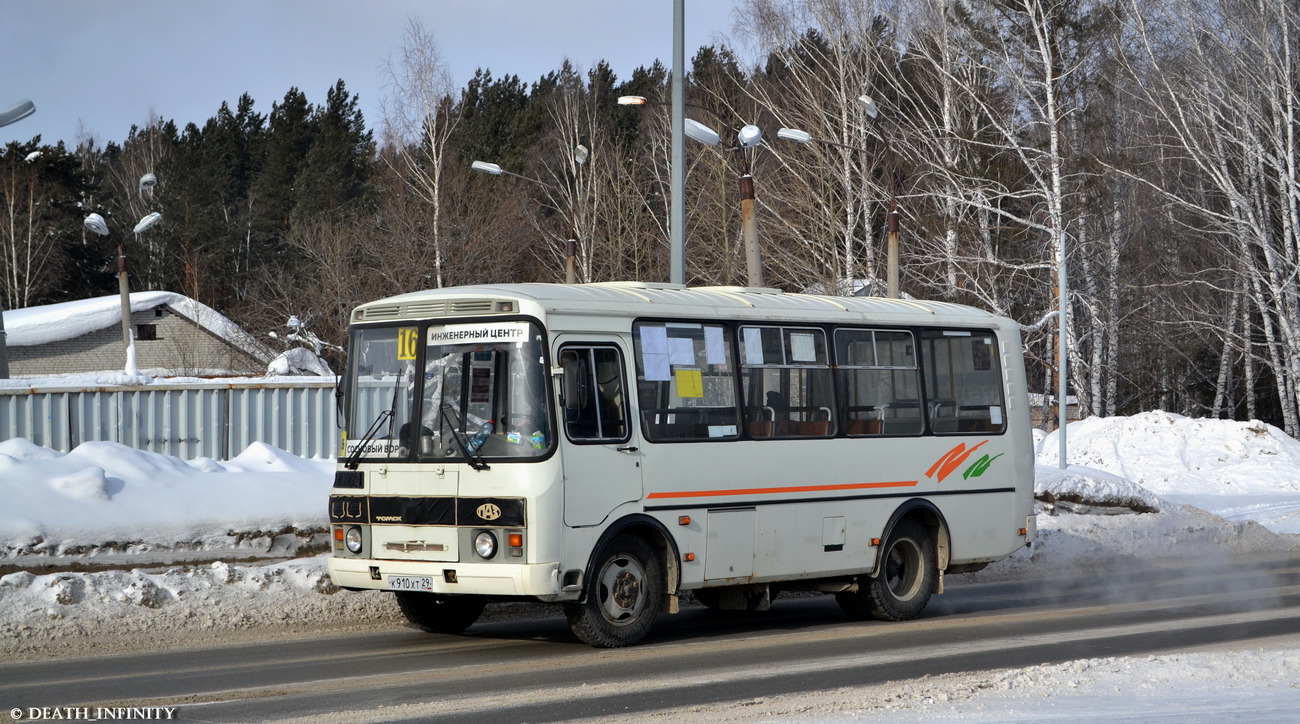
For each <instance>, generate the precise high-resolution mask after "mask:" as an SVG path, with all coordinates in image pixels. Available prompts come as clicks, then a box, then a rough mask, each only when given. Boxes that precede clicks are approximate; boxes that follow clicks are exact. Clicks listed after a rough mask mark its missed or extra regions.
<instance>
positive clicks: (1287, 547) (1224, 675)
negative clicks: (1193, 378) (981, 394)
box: [0, 412, 1300, 722]
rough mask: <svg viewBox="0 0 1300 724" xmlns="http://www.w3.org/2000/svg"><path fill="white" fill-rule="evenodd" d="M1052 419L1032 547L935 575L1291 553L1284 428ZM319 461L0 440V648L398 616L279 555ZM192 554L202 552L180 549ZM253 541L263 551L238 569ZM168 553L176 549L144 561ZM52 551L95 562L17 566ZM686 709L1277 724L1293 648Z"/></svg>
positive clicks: (1259, 647)
mask: <svg viewBox="0 0 1300 724" xmlns="http://www.w3.org/2000/svg"><path fill="white" fill-rule="evenodd" d="M1067 433H1068V443H1069V458H1070V462H1071V465H1070V466H1069V467H1067V469H1065V470H1060V469H1059V468H1058V466H1057V449H1058V442H1057V438H1056V437H1055V435H1054V434H1053V435H1048V436H1046V437H1045V438H1043V439H1041V440H1040V441H1039V450H1040V452H1039V460H1038V462H1039V467H1038V469H1037V485H1036V487H1037V489H1038V495H1039V497H1040V499H1043V500H1045V501H1047V502H1045V503H1043V504H1042V505H1041V512H1040V514H1039V535H1038V538H1037V540H1036V541H1035V543H1034V544H1033V545H1032V546H1031V547H1029V548H1026V549H1024V550H1022V551H1020V552H1018V553H1017V554H1015V555H1014V556H1012V557H1011V558H1009V559H1008V560H1006V561H1003V562H1001V563H998V564H995V565H993V566H990V567H989V568H988V569H986V570H985V571H983V572H981V573H979V574H975V575H974V576H962V577H953V578H954V579H967V580H971V581H976V582H978V581H995V580H1016V579H1021V578H1033V577H1036V576H1038V577H1042V576H1043V575H1044V571H1049V572H1057V573H1059V572H1061V571H1074V570H1084V569H1088V568H1091V567H1094V566H1098V565H1102V564H1104V562H1105V561H1106V560H1107V559H1118V558H1123V557H1130V556H1137V557H1140V558H1142V559H1147V560H1159V559H1162V558H1178V557H1180V556H1181V557H1186V556H1187V555H1188V552H1189V551H1195V552H1196V555H1203V554H1204V553H1205V552H1207V551H1213V552H1216V553H1218V554H1221V555H1222V556H1225V557H1231V556H1235V555H1249V554H1251V553H1270V554H1277V553H1279V552H1282V553H1291V554H1294V555H1297V556H1300V443H1298V442H1297V441H1296V440H1294V439H1292V438H1290V437H1288V436H1286V435H1285V434H1284V433H1282V432H1281V431H1280V430H1278V429H1276V428H1273V427H1271V426H1268V425H1265V424H1262V423H1259V422H1250V423H1240V422H1231V421H1220V420H1195V419H1188V418H1183V417H1180V416H1178V415H1173V414H1169V413H1163V412H1150V413H1144V414H1141V415H1135V416H1132V417H1116V418H1106V419H1090V420H1085V421H1083V422H1079V423H1075V424H1072V425H1071V426H1070V427H1069V429H1068V431H1067ZM332 470H333V462H332V461H328V460H302V459H300V458H295V457H293V456H290V455H287V454H285V453H284V452H282V451H279V450H277V449H275V448H272V447H269V446H264V445H255V446H253V447H250V448H249V449H248V450H246V451H244V453H243V454H241V455H240V456H239V457H237V458H235V459H233V460H230V461H226V462H217V461H213V460H208V459H202V460H194V461H182V460H178V459H176V458H171V457H167V456H163V455H157V454H153V453H143V452H139V451H135V450H131V449H129V448H125V447H122V446H120V445H116V444H113V443H93V444H86V445H82V446H80V447H78V448H77V449H76V450H74V451H72V452H71V453H68V454H66V455H64V454H61V453H56V452H53V451H50V450H47V449H44V448H40V447H37V446H35V445H32V444H31V443H28V442H26V441H24V440H9V441H6V442H4V443H0V500H4V501H6V505H5V506H4V508H2V509H0V571H15V572H11V573H8V574H7V575H3V576H0V661H6V660H7V661H21V660H27V659H34V658H47V657H51V656H62V655H69V654H72V653H82V654H84V653H87V652H91V653H110V652H114V651H123V650H133V649H144V648H148V647H149V646H152V645H183V644H187V643H188V644H195V643H200V642H210V643H219V642H224V641H232V640H238V639H241V638H246V637H252V636H256V637H258V638H267V637H269V636H291V635H299V634H301V633H304V632H307V631H316V630H330V631H340V630H347V629H355V628H365V627H375V626H388V627H391V626H397V625H400V615H399V614H398V613H397V611H396V607H395V605H393V603H392V601H391V598H390V597H389V596H387V595H386V594H381V593H373V592H370V593H340V592H338V591H337V589H335V588H334V586H333V585H332V584H331V583H330V581H329V578H328V576H327V575H326V573H325V559H324V557H322V556H316V557H294V556H295V554H296V552H297V551H299V550H300V549H301V550H310V548H305V547H304V546H310V545H312V544H313V543H317V544H318V543H319V541H320V536H321V534H322V532H323V531H324V528H325V522H324V517H325V516H324V512H325V506H326V502H325V501H326V498H327V496H328V494H329V488H330V485H331V483H332ZM1135 510H1140V511H1147V512H1143V513H1137V512H1134V511H1135ZM198 556H202V557H204V558H206V559H207V560H208V561H210V560H211V558H212V557H214V556H220V557H221V558H222V560H220V561H218V562H204V563H202V564H195V565H184V564H183V562H184V561H185V560H187V559H189V560H194V559H195V558H196V557H198ZM255 556H263V557H265V556H277V557H278V559H277V560H276V561H275V562H271V563H266V564H263V565H257V564H255V563H245V564H239V563H237V562H236V561H238V560H241V559H246V558H251V557H255ZM169 559H170V560H174V561H176V562H177V563H176V564H173V565H162V566H158V565H155V564H157V563H158V562H159V561H164V560H169ZM52 562H55V563H58V564H60V566H61V567H62V568H69V567H71V564H100V565H105V564H106V565H107V567H108V569H107V570H96V571H93V572H90V571H87V572H75V571H71V572H69V571H65V572H59V573H49V574H43V575H41V574H38V573H34V572H33V571H39V570H40V568H39V566H40V565H41V564H48V563H52ZM142 564H148V565H150V566H153V567H150V568H143V567H141V565H142ZM24 568H29V569H31V570H19V569H24ZM950 583H951V584H955V585H961V583H960V581H959V580H953V579H950ZM490 615H491V609H489V616H490ZM679 714H686V712H679ZM694 715H695V716H708V717H709V718H714V719H720V720H729V721H773V720H789V721H840V720H848V719H855V718H859V717H870V718H872V719H873V720H880V721H920V720H922V719H924V720H930V719H957V718H960V719H963V720H968V721H969V720H974V721H993V720H997V721H1028V720H1034V721H1043V720H1047V721H1078V720H1096V719H1103V718H1104V719H1121V720H1123V719H1127V720H1141V721H1153V720H1163V721H1188V720H1210V719H1215V720H1219V719H1228V720H1234V719H1235V720H1250V721H1279V722H1280V721H1297V720H1300V641H1297V640H1293V639H1281V640H1270V641H1266V642H1252V643H1247V644H1245V645H1243V646H1241V647H1240V648H1235V647H1234V648H1230V649H1228V648H1225V649H1218V650H1210V651H1196V652H1186V653H1179V654H1176V655H1167V656H1155V657H1138V658H1117V659H1100V660H1085V661H1075V662H1069V663H1065V664H1060V665H1055V666H1041V667H1032V668H1028V669H1015V670H1005V671H991V672H977V673H970V674H961V675H951V676H940V677H931V678H926V679H922V680H917V681H911V682H905V683H902V684H891V685H890V686H888V687H864V688H858V689H848V690H838V691H832V692H822V693H818V694H810V695H806V696H799V697H782V698H780V699H773V700H770V701H762V702H745V706H743V707H731V708H728V707H722V706H719V707H710V708H709V711H707V712H705V711H698V712H694ZM688 718H689V717H688ZM645 720H646V721H664V720H666V719H664V718H662V717H657V716H649V717H645Z"/></svg>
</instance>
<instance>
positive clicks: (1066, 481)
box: [1034, 465, 1160, 514]
mask: <svg viewBox="0 0 1300 724" xmlns="http://www.w3.org/2000/svg"><path fill="white" fill-rule="evenodd" d="M1034 497H1036V498H1037V499H1038V500H1041V501H1043V502H1044V503H1046V504H1047V506H1048V507H1049V509H1051V510H1052V511H1053V512H1055V511H1056V510H1057V509H1060V510H1066V511H1077V512H1086V513H1114V514H1118V513H1128V512H1134V513H1155V512H1157V511H1159V510H1160V498H1159V497H1158V496H1156V495H1155V494H1154V493H1152V492H1151V491H1149V490H1147V489H1146V488H1144V487H1142V486H1141V485H1138V484H1137V483H1134V482H1132V481H1130V480H1125V479H1124V478H1121V477H1119V476H1118V475H1111V474H1110V473H1107V472H1103V471H1101V470H1093V469H1092V468H1085V467H1083V466H1080V465H1070V466H1068V467H1067V468H1066V469H1065V470H1061V469H1060V468H1056V467H1051V466H1047V465H1038V466H1036V468H1035V469H1034Z"/></svg>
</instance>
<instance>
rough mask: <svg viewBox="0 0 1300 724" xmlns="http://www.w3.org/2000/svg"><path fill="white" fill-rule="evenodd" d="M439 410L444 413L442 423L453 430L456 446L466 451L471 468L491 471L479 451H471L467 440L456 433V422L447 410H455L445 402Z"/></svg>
mask: <svg viewBox="0 0 1300 724" xmlns="http://www.w3.org/2000/svg"><path fill="white" fill-rule="evenodd" d="M439 409H440V410H441V411H442V421H443V422H444V423H446V425H447V428H448V429H450V430H451V436H452V437H454V438H456V444H457V445H459V446H460V449H461V450H464V451H465V457H466V459H467V460H468V461H469V466H470V467H471V468H474V469H475V470H491V469H492V468H491V466H489V465H488V464H487V462H486V461H485V460H483V458H482V456H480V455H479V454H478V451H477V450H473V449H471V448H470V444H469V442H468V441H467V440H466V439H465V438H463V437H461V435H460V433H459V432H457V431H456V421H455V420H452V419H449V418H448V417H447V410H448V409H452V410H454V409H455V408H453V407H452V406H451V405H450V404H448V403H446V402H444V403H442V407H441V408H439Z"/></svg>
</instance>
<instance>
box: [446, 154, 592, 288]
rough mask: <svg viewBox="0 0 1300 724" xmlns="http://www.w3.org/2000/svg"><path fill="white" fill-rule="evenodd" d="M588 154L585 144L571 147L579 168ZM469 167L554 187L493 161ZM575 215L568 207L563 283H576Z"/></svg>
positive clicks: (545, 187) (549, 187)
mask: <svg viewBox="0 0 1300 724" xmlns="http://www.w3.org/2000/svg"><path fill="white" fill-rule="evenodd" d="M590 156H591V152H590V151H588V150H587V147H586V146H583V145H581V144H579V145H578V146H577V147H576V148H574V149H573V160H574V162H575V163H577V164H578V167H579V168H581V167H582V166H584V165H586V163H587V159H588V158H589V157H590ZM470 168H472V169H474V170H475V171H479V172H481V173H486V174H489V175H492V176H503V175H504V176H511V177H513V178H517V179H520V180H522V181H527V182H529V183H533V184H537V185H538V186H541V187H542V188H544V189H546V190H547V191H554V190H555V189H554V187H553V186H551V184H548V183H546V182H545V181H539V180H538V179H535V178H532V177H531V176H524V175H523V174H517V173H514V172H513V171H507V170H505V169H503V168H501V167H500V166H498V165H497V164H495V163H488V162H487V161H475V162H474V163H472V164H470ZM576 204H577V202H576V201H574V202H573V204H571V205H572V206H576ZM576 216H577V209H576V208H570V209H569V238H568V240H566V241H565V242H564V283H565V284H577V283H578V234H577V223H576V219H575V217H576Z"/></svg>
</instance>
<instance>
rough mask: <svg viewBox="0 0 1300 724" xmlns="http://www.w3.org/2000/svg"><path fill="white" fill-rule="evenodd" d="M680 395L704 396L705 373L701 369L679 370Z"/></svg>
mask: <svg viewBox="0 0 1300 724" xmlns="http://www.w3.org/2000/svg"><path fill="white" fill-rule="evenodd" d="M677 396H678V397H704V374H703V373H701V372H700V371H699V370H697V369H696V370H681V369H679V370H677Z"/></svg>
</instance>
